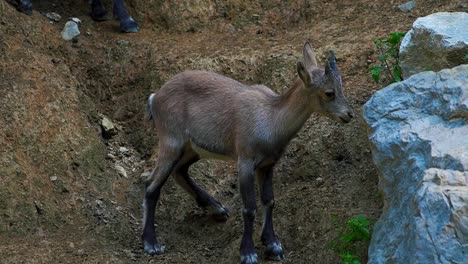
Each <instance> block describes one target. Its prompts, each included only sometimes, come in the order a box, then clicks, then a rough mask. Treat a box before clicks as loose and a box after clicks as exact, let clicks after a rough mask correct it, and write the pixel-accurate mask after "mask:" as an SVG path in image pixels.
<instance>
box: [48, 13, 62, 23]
mask: <svg viewBox="0 0 468 264" xmlns="http://www.w3.org/2000/svg"><path fill="white" fill-rule="evenodd" d="M45 16H46V17H47V18H48V19H50V20H53V21H55V22H59V21H60V20H61V19H62V16H61V15H59V14H57V13H55V12H48V13H46V14H45Z"/></svg>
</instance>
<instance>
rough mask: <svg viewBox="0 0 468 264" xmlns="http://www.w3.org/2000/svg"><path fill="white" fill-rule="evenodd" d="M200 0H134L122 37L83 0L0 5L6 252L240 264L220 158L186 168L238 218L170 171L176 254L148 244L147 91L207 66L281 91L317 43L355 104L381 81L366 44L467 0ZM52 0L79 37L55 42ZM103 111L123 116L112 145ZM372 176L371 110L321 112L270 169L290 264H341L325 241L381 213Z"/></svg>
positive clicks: (166, 209)
mask: <svg viewBox="0 0 468 264" xmlns="http://www.w3.org/2000/svg"><path fill="white" fill-rule="evenodd" d="M196 2H197V4H196V5H195V4H191V3H193V1H183V0H179V1H144V2H143V1H130V0H129V1H128V5H129V7H130V11H131V12H132V13H133V14H134V15H135V17H136V18H137V20H138V21H140V22H141V28H142V30H141V32H139V33H137V34H130V35H124V34H120V33H118V32H116V31H117V28H118V26H117V22H115V21H107V22H102V23H96V22H93V21H92V20H91V19H90V18H89V17H87V16H86V15H87V12H88V9H87V6H86V4H85V3H84V2H83V1H42V2H37V1H35V2H34V4H35V10H36V11H35V12H34V14H33V16H32V17H28V16H25V15H23V14H20V13H17V12H16V11H15V10H14V9H13V8H12V7H11V6H9V5H8V4H6V3H5V2H4V1H1V2H0V51H1V52H0V146H1V148H0V154H1V156H0V183H1V184H0V262H1V263H132V262H135V261H136V262H138V263H237V262H238V257H239V256H238V247H239V243H240V237H241V230H242V226H241V216H240V198H239V195H238V187H237V180H236V172H235V167H234V164H232V163H226V162H218V161H204V162H200V163H197V164H196V165H195V166H194V167H193V168H192V175H193V176H194V178H195V179H196V180H197V181H198V182H200V183H201V184H202V185H203V186H205V187H206V188H207V189H208V190H210V192H211V193H212V194H214V195H215V196H216V197H217V198H218V199H219V200H220V201H222V202H223V203H224V204H225V205H226V206H228V207H229V208H230V209H231V211H232V215H231V218H230V219H229V220H228V222H227V223H225V224H215V223H213V222H212V221H210V220H209V219H208V218H207V217H206V216H205V214H204V212H202V211H201V210H200V209H198V208H196V206H195V203H194V202H193V201H192V200H191V198H190V197H189V196H188V195H187V194H185V193H184V192H183V191H182V190H181V188H179V187H177V186H176V185H175V183H174V181H173V180H170V181H168V183H167V185H166V186H165V188H164V189H163V193H162V199H161V201H160V204H159V206H158V209H157V213H156V214H157V216H156V221H157V225H158V228H159V230H160V233H159V236H160V237H161V240H162V241H163V242H164V243H165V245H166V246H167V247H168V253H167V254H165V255H163V256H158V257H154V258H152V257H148V256H145V255H144V254H143V253H142V249H141V247H140V241H139V232H140V230H139V228H140V224H141V221H140V215H141V211H140V202H141V198H142V192H143V183H142V180H141V177H140V175H141V173H143V172H145V171H149V170H150V169H151V166H152V163H153V161H154V159H155V158H156V155H153V154H155V153H157V137H156V135H155V134H154V133H153V132H152V131H148V129H146V128H145V127H144V126H143V122H142V117H143V110H144V103H145V101H146V97H147V96H148V95H149V94H150V93H151V91H154V90H156V89H158V88H159V87H160V86H161V84H162V83H163V82H164V81H166V80H167V79H169V78H170V77H171V76H172V75H174V74H175V73H178V72H180V71H183V70H186V69H207V70H213V71H217V72H220V73H223V74H225V75H228V76H230V77H233V78H236V79H238V80H240V81H243V82H246V83H251V84H253V83H263V84H265V85H268V86H269V87H271V88H272V89H274V90H277V91H280V92H281V91H284V90H285V89H286V88H287V87H288V86H289V84H290V82H291V80H292V79H293V78H294V77H295V72H294V69H295V67H294V65H295V62H296V60H297V59H298V58H300V56H301V54H300V51H301V47H302V45H303V42H304V40H306V39H311V40H312V43H313V45H314V46H315V48H316V49H317V51H318V54H319V56H320V59H323V54H324V53H325V51H327V50H328V49H330V48H333V49H335V51H336V53H337V56H338V66H339V68H340V70H341V72H342V75H343V82H344V85H345V93H346V94H347V96H348V98H349V100H350V103H351V104H352V106H353V107H354V108H355V110H356V112H357V113H360V111H361V107H362V105H363V104H364V103H365V102H366V101H367V99H368V98H369V97H370V96H371V95H372V94H373V93H374V92H375V91H377V90H378V89H380V88H381V87H380V86H378V85H376V84H374V83H373V82H372V81H371V79H370V77H369V74H368V73H367V68H368V67H369V64H370V62H372V61H374V60H375V54H374V49H373V46H372V45H373V44H372V40H373V39H374V38H377V37H379V38H380V37H385V36H386V35H387V34H388V33H389V32H394V31H406V30H408V29H409V28H410V26H411V24H412V22H413V21H414V19H415V18H416V17H419V16H424V15H427V14H430V13H433V12H437V11H462V7H461V6H460V5H459V3H460V1H443V3H441V1H425V2H424V3H421V4H420V3H419V2H418V6H417V7H416V9H415V10H414V11H413V12H412V13H401V12H398V11H395V10H394V8H393V6H394V5H396V4H397V3H399V2H396V1H383V0H381V1H371V0H359V1H337V2H339V3H336V2H330V1H287V2H285V1H236V0H230V1H196ZM221 2H222V3H221ZM48 11H55V12H59V13H60V14H62V16H63V17H68V16H76V17H78V18H80V19H81V20H82V21H83V24H82V26H81V31H82V35H81V36H80V37H79V39H78V42H74V43H72V42H65V41H63V40H62V39H61V37H60V34H59V33H60V31H61V28H62V26H63V23H64V21H62V22H60V23H54V24H51V23H50V22H49V21H48V20H47V19H46V18H45V17H44V16H43V15H41V14H40V12H48ZM389 100H390V99H389ZM100 114H105V115H107V116H108V117H110V118H111V119H112V120H113V121H115V122H116V124H118V125H119V127H120V130H119V132H118V134H117V135H116V136H114V137H113V138H112V139H110V140H107V139H104V138H103V137H102V136H101V131H100V128H99V125H98V120H99V115H100ZM122 147H124V148H126V150H125V149H122ZM109 154H110V155H109ZM115 165H120V166H123V167H124V168H125V169H126V170H127V173H128V178H125V177H122V176H119V175H118V174H117V172H116V171H115V169H114V166H115ZM377 185H378V183H377V174H376V170H375V168H374V166H373V165H372V161H371V156H370V151H369V148H368V145H367V140H366V134H365V127H364V126H363V121H362V119H361V118H357V120H355V121H353V122H351V123H350V124H348V125H339V124H336V123H334V122H332V121H329V120H327V119H325V118H322V117H318V116H312V117H311V118H310V120H309V121H308V122H307V123H306V125H305V127H304V129H303V130H302V131H301V132H300V133H299V135H298V136H297V137H296V138H295V139H294V140H293V141H292V142H291V144H290V146H289V148H288V150H287V151H286V153H285V155H284V157H283V159H282V160H281V162H280V163H279V164H278V165H277V168H276V170H275V194H276V208H275V215H274V217H275V226H276V231H277V233H278V234H279V236H280V238H281V240H282V243H283V244H284V247H285V250H286V259H285V260H284V261H283V263H337V262H338V258H337V256H336V254H335V253H334V252H333V251H332V250H331V249H330V248H329V246H328V243H329V242H330V241H332V240H333V239H334V238H335V237H336V236H337V234H338V232H339V229H340V227H342V226H343V223H344V222H345V221H346V219H349V217H351V216H354V215H357V214H363V215H365V216H367V217H368V218H369V219H371V220H376V219H377V218H378V216H379V213H380V211H381V207H382V204H381V200H380V196H379V192H378V187H377ZM258 211H259V213H258V218H257V219H259V220H258V221H257V223H256V230H257V232H256V235H257V240H256V241H258V243H257V246H258V250H259V253H260V254H261V252H262V250H263V248H262V247H261V246H260V242H259V232H260V228H261V221H260V219H261V210H258ZM360 257H361V258H362V260H363V261H365V260H366V252H365V248H363V249H362V252H361V255H360Z"/></svg>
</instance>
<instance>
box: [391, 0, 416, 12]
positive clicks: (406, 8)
mask: <svg viewBox="0 0 468 264" xmlns="http://www.w3.org/2000/svg"><path fill="white" fill-rule="evenodd" d="M415 7H416V0H413V1H409V2H407V3H404V4H401V5H399V6H397V7H396V9H397V10H399V11H402V12H411V11H412V10H413V8H415Z"/></svg>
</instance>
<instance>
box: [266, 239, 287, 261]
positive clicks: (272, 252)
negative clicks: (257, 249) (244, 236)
mask: <svg viewBox="0 0 468 264" xmlns="http://www.w3.org/2000/svg"><path fill="white" fill-rule="evenodd" d="M265 258H267V259H270V260H276V261H280V260H283V259H284V253H283V246H282V245H281V243H280V242H279V241H273V242H271V243H270V244H268V245H267V246H266V248H265Z"/></svg>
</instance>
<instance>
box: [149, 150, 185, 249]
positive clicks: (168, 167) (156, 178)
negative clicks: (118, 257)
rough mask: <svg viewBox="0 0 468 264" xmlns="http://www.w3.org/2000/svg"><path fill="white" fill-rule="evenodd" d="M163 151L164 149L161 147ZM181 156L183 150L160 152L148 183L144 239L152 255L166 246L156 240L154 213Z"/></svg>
mask: <svg viewBox="0 0 468 264" xmlns="http://www.w3.org/2000/svg"><path fill="white" fill-rule="evenodd" d="M161 149H164V148H163V147H162V146H161ZM181 154H182V150H179V149H164V151H160V157H159V160H158V164H157V166H156V168H155V169H154V170H153V172H152V173H151V176H150V178H149V181H148V183H147V187H146V191H145V198H144V200H143V211H144V217H143V234H142V239H143V245H144V249H145V252H146V253H147V254H150V255H155V254H162V253H163V252H164V246H161V245H160V244H159V243H158V241H157V240H156V231H155V229H154V212H155V210H156V204H157V202H158V199H159V195H160V192H161V188H162V186H163V185H164V183H165V182H166V180H167V178H168V177H169V175H170V174H171V172H172V170H173V169H174V167H175V165H176V164H177V162H178V160H179V159H180V157H181Z"/></svg>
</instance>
